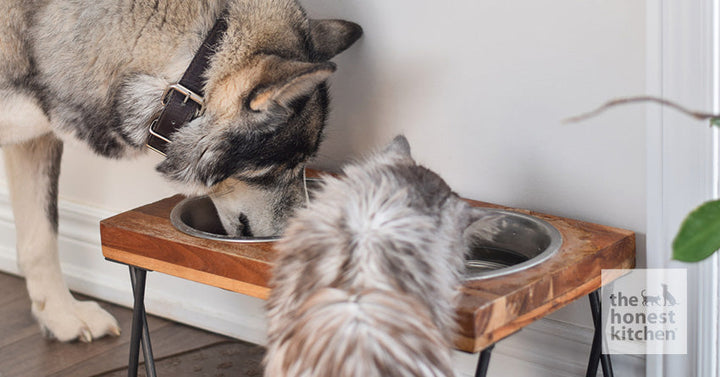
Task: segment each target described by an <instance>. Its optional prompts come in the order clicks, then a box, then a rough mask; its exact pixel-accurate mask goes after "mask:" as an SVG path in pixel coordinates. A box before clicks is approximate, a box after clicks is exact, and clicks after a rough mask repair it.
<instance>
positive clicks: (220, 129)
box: [158, 0, 362, 236]
mask: <svg viewBox="0 0 720 377" xmlns="http://www.w3.org/2000/svg"><path fill="white" fill-rule="evenodd" d="M361 34H362V29H361V28H360V27H359V26H358V25H356V24H354V23H351V22H347V21H341V20H311V19H308V18H307V16H306V15H305V12H304V11H303V10H302V8H300V6H299V5H298V4H297V3H296V2H295V1H293V0H278V1H271V2H268V3H267V4H266V3H264V2H263V4H261V5H255V6H254V5H253V2H252V1H249V2H247V1H246V2H239V1H238V2H230V4H228V29H227V32H226V34H225V36H224V37H223V39H222V41H221V43H220V45H219V47H218V50H217V52H216V53H215V55H214V56H213V58H212V60H211V63H210V67H209V70H208V71H207V74H206V76H207V77H206V79H207V83H206V87H205V89H206V95H205V112H204V114H203V115H202V116H200V117H198V118H197V119H195V120H193V121H192V122H190V123H189V124H188V125H186V126H184V127H183V128H181V129H180V130H179V131H177V132H176V133H175V134H174V135H173V142H172V143H171V144H170V145H169V147H168V149H167V158H166V160H165V161H164V162H162V163H161V164H160V165H159V166H158V170H159V171H160V172H162V173H163V174H164V175H165V176H166V177H168V178H169V179H171V180H173V181H176V182H180V183H182V184H183V185H184V186H186V187H192V188H193V189H191V190H190V191H192V192H194V193H196V194H197V193H207V194H209V195H210V197H211V198H212V199H213V202H214V203H215V205H216V207H217V208H218V212H219V213H220V217H221V220H222V222H223V225H224V227H225V229H226V231H227V232H228V233H229V234H231V235H240V234H242V235H246V236H251V235H256V236H258V235H262V236H265V235H274V234H278V233H280V232H281V231H282V229H283V227H284V224H285V221H286V219H287V217H288V216H289V214H291V213H292V211H293V210H294V209H295V208H296V207H297V206H299V205H300V204H302V203H303V200H304V198H305V193H304V190H303V181H302V180H303V174H302V171H303V168H304V164H305V163H306V161H307V160H308V159H309V158H310V157H311V156H313V155H314V154H315V153H316V151H317V149H318V146H319V143H320V140H321V135H322V130H323V127H324V123H325V119H326V115H327V112H328V90H327V85H326V80H327V79H328V77H329V76H330V75H331V74H332V73H333V72H334V71H335V64H334V63H332V62H329V61H328V59H330V58H332V57H333V56H335V55H336V54H338V53H340V52H341V51H343V50H344V49H346V48H347V47H349V46H350V45H351V44H352V43H353V42H355V41H356V40H357V39H358V38H359V37H360V35H361Z"/></svg>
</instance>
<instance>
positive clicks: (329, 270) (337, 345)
mask: <svg viewBox="0 0 720 377" xmlns="http://www.w3.org/2000/svg"><path fill="white" fill-rule="evenodd" d="M344 173H345V176H344V177H343V178H342V179H336V178H326V179H325V183H324V184H323V186H322V188H321V189H320V190H319V192H318V193H317V194H316V197H315V199H314V201H313V202H312V203H311V204H310V205H309V206H308V208H305V209H303V210H301V211H299V213H298V214H297V216H296V217H295V218H294V219H293V220H292V221H291V222H290V224H289V226H288V228H287V231H286V233H285V237H284V238H283V239H282V240H281V241H280V242H279V243H278V246H277V249H278V252H279V255H278V259H277V264H276V267H275V269H274V270H273V279H272V281H271V286H272V292H271V295H270V299H269V301H268V315H269V323H268V353H267V356H266V359H265V362H266V370H265V375H266V376H268V377H270V376H272V377H282V376H288V377H290V376H293V377H295V376H297V377H299V376H303V377H321V376H327V377H330V376H332V377H350V376H364V377H371V376H408V377H409V376H451V375H452V368H451V366H450V344H451V343H450V342H451V340H452V336H453V334H454V330H455V318H454V313H455V304H456V299H457V297H458V293H459V291H458V287H459V285H460V281H461V276H462V270H463V260H464V252H465V246H464V244H463V242H462V232H463V230H464V229H465V228H466V227H467V225H468V224H469V223H470V222H471V221H472V211H471V209H470V206H469V205H468V204H467V203H465V202H463V201H462V200H460V199H459V197H458V196H457V195H456V194H455V193H453V192H452V190H450V188H449V187H448V186H447V184H445V182H444V181H443V180H442V179H441V178H440V177H439V176H438V175H437V174H435V173H433V172H432V171H430V170H428V169H426V168H424V167H422V166H419V165H417V164H415V162H414V161H413V160H412V158H411V157H410V149H409V145H408V144H407V140H405V138H404V137H397V138H396V139H395V140H394V141H393V143H391V144H390V146H388V147H387V148H386V149H385V150H384V151H382V152H380V153H376V154H374V155H371V156H369V157H368V158H367V159H365V160H364V161H362V162H359V163H357V164H353V165H350V166H348V167H346V168H345V171H344Z"/></svg>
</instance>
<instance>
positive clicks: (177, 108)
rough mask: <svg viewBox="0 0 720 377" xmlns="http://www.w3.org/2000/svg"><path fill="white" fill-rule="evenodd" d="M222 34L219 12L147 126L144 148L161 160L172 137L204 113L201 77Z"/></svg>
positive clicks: (224, 15)
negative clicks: (186, 66) (148, 126)
mask: <svg viewBox="0 0 720 377" xmlns="http://www.w3.org/2000/svg"><path fill="white" fill-rule="evenodd" d="M226 30H227V11H223V13H222V14H221V15H220V17H218V19H217V21H215V25H214V26H213V28H212V29H211V30H210V32H209V33H208V35H207V37H205V40H204V41H203V43H202V45H200V48H199V49H198V51H197V52H196V53H195V56H194V57H193V59H192V61H191V62H190V65H189V66H188V68H187V69H186V70H185V73H183V76H182V78H181V79H180V81H178V82H177V83H176V84H172V85H170V86H169V87H168V88H167V89H166V90H165V93H164V94H163V96H162V99H161V101H162V104H163V109H162V111H161V112H160V114H159V115H158V116H157V117H156V118H155V119H153V121H152V122H150V136H149V137H148V141H147V146H148V148H150V149H152V150H154V151H156V152H158V153H160V154H161V155H163V156H165V153H166V152H167V146H168V144H170V143H171V142H172V134H173V133H175V132H176V131H177V130H178V129H179V128H180V127H182V126H184V125H185V124H187V123H188V122H190V121H191V120H192V119H194V118H196V117H198V116H200V115H202V113H203V111H204V110H205V107H204V98H203V96H204V95H205V93H204V90H203V86H204V77H203V73H205V71H206V70H207V68H208V65H209V63H210V57H211V56H212V55H213V54H214V53H215V49H216V48H217V46H218V45H219V44H220V39H221V37H222V35H223V34H224V33H225V31H226Z"/></svg>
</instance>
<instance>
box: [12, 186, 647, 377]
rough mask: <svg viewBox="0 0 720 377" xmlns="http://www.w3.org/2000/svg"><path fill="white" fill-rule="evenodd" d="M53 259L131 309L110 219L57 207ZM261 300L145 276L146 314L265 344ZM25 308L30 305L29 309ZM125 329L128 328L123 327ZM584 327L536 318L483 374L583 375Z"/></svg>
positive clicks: (636, 360)
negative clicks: (111, 252)
mask: <svg viewBox="0 0 720 377" xmlns="http://www.w3.org/2000/svg"><path fill="white" fill-rule="evenodd" d="M59 209H60V237H59V248H60V259H61V263H62V268H63V273H64V274H65V278H66V281H67V283H68V286H69V287H70V289H72V290H74V291H76V292H80V293H83V294H86V295H89V296H93V297H97V298H99V299H102V300H105V301H109V302H112V303H115V304H119V305H123V306H126V307H130V306H131V305H132V292H131V290H130V280H129V272H128V269H127V268H126V267H125V266H122V265H118V264H115V263H112V262H108V261H106V260H105V259H104V258H103V256H102V252H101V249H100V232H99V225H98V223H99V221H100V220H101V219H103V218H106V217H109V216H111V215H113V213H109V212H106V211H102V210H98V209H96V208H92V207H89V206H83V205H78V204H74V203H70V202H67V201H61V202H60V208H59ZM0 270H1V271H5V272H9V273H13V274H18V273H19V271H18V269H17V266H16V256H15V230H14V225H13V221H12V211H11V208H10V203H9V199H8V194H7V190H6V189H4V188H2V187H0ZM263 303H264V302H263V301H262V300H259V299H256V298H252V297H248V296H244V295H240V294H236V293H233V292H229V291H225V290H222V289H218V288H214V287H209V286H206V285H202V284H198V283H193V282H190V281H186V280H183V279H178V278H174V277H172V276H168V275H164V274H161V273H150V274H148V280H147V291H146V308H147V311H148V312H149V313H152V314H155V315H158V316H161V317H165V318H168V319H172V320H175V321H178V322H181V323H186V324H189V325H192V326H195V327H198V328H202V329H206V330H209V331H212V332H216V333H220V334H225V335H228V336H231V337H234V338H238V339H242V340H245V341H248V342H252V343H256V344H263V343H264V342H265V319H264V311H263ZM28 309H29V308H28ZM124 330H125V331H129V329H124ZM591 340H592V331H591V330H590V329H587V328H584V327H580V326H577V325H573V324H568V323H564V322H560V321H555V320H550V319H541V320H539V321H537V322H535V323H533V324H531V325H530V326H527V327H525V328H524V329H523V330H522V331H520V332H519V333H518V334H516V335H513V336H511V337H509V338H507V339H505V340H502V341H501V342H499V343H498V345H497V347H495V350H494V351H493V356H492V359H491V362H490V369H489V373H488V375H489V376H540V377H544V376H547V377H564V376H567V377H574V376H581V375H585V367H586V363H587V358H588V355H589V351H590V342H591ZM477 358H478V355H477V354H467V353H462V352H456V353H455V361H456V365H457V367H456V369H457V373H458V375H459V376H473V375H474V372H475V365H476V363H477ZM613 363H614V364H613V365H614V369H615V372H616V375H618V376H639V375H644V370H645V369H644V368H645V360H644V358H641V357H636V356H614V357H613Z"/></svg>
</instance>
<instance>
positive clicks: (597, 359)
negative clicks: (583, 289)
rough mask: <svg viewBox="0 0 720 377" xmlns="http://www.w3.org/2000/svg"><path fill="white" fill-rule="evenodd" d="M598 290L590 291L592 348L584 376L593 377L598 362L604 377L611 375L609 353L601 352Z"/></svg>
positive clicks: (610, 376) (595, 373)
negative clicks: (592, 330) (592, 327)
mask: <svg viewBox="0 0 720 377" xmlns="http://www.w3.org/2000/svg"><path fill="white" fill-rule="evenodd" d="M599 292H600V290H599V289H598V290H596V291H593V292H591V293H590V295H589V296H588V298H589V299H590V311H591V312H592V317H593V324H594V327H595V333H594V335H593V342H592V348H590V361H589V362H588V367H587V373H585V376H586V377H595V376H596V375H597V368H598V363H602V371H603V376H604V377H613V370H612V363H611V362H610V355H608V354H603V352H602V317H601V307H600V294H599Z"/></svg>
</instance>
